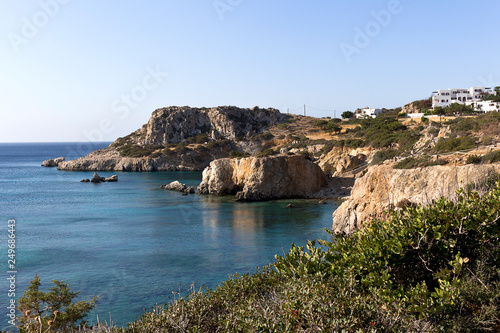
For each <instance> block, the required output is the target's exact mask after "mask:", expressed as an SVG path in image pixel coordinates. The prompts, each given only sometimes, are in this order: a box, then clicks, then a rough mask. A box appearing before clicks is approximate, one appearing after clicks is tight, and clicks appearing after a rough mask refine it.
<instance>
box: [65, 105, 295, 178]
mask: <svg viewBox="0 0 500 333" xmlns="http://www.w3.org/2000/svg"><path fill="white" fill-rule="evenodd" d="M285 118H286V116H285V115H282V114H281V113H280V112H279V111H278V110H276V109H271V108H270V109H260V108H258V107H255V108H253V109H242V108H237V107H234V106H222V107H214V108H191V107H188V106H185V107H176V106H171V107H167V108H161V109H157V110H155V111H154V112H153V113H152V115H151V117H150V119H149V121H148V122H147V123H146V124H144V125H143V126H142V128H140V129H138V130H137V131H135V132H133V133H131V134H130V135H127V136H126V137H123V138H119V139H117V140H116V141H115V142H113V143H112V144H111V145H110V146H109V147H107V148H104V149H101V150H97V151H94V152H92V153H90V154H88V155H86V156H84V157H82V158H79V159H76V160H71V161H65V162H61V163H59V165H58V169H59V170H70V171H77V170H82V171H100V170H103V171H176V170H203V168H205V167H206V166H208V164H209V163H210V162H211V161H213V160H214V159H217V158H221V157H227V156H228V155H229V153H230V151H231V150H236V151H238V150H239V151H246V150H248V153H253V152H254V151H255V150H256V148H255V147H254V146H253V145H252V144H251V143H248V142H245V141H239V139H248V138H250V137H252V136H253V135H257V134H260V133H262V132H263V130H265V129H267V128H269V127H270V126H272V125H274V124H278V123H280V122H282V121H283V120H284V119H285ZM195 137H196V138H197V141H196V142H195V143H196V147H194V148H193V149H188V148H186V147H185V146H183V145H184V144H185V143H186V141H187V142H189V140H190V139H194V138H195ZM176 144H180V145H181V146H178V147H176ZM172 145H173V147H172ZM175 147H176V148H175Z"/></svg>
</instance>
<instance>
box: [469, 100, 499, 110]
mask: <svg viewBox="0 0 500 333" xmlns="http://www.w3.org/2000/svg"><path fill="white" fill-rule="evenodd" d="M466 104H467V105H470V106H472V107H473V108H474V110H476V111H482V112H493V111H496V112H500V102H494V101H472V102H467V103H466Z"/></svg>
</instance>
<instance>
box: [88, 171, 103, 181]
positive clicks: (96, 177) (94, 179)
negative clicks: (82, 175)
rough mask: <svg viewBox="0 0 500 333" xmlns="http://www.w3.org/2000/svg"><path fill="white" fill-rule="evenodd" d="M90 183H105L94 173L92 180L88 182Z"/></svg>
mask: <svg viewBox="0 0 500 333" xmlns="http://www.w3.org/2000/svg"><path fill="white" fill-rule="evenodd" d="M90 181H91V182H92V183H100V182H104V181H106V178H104V177H101V176H99V175H98V174H97V173H94V176H92V179H91V180H90Z"/></svg>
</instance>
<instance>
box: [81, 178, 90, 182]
mask: <svg viewBox="0 0 500 333" xmlns="http://www.w3.org/2000/svg"><path fill="white" fill-rule="evenodd" d="M80 183H90V179H82V180H80Z"/></svg>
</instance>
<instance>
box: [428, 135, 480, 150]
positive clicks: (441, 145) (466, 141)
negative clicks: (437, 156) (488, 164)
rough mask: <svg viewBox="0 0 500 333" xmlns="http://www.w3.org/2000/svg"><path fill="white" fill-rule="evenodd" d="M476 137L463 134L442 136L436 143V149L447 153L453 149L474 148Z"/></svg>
mask: <svg viewBox="0 0 500 333" xmlns="http://www.w3.org/2000/svg"><path fill="white" fill-rule="evenodd" d="M475 145H476V139H475V138H473V137H470V136H463V137H458V138H447V139H444V138H441V139H439V141H438V142H437V143H436V146H435V147H434V149H435V150H436V151H437V152H439V153H447V152H452V151H460V150H467V149H471V148H474V147H475Z"/></svg>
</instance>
